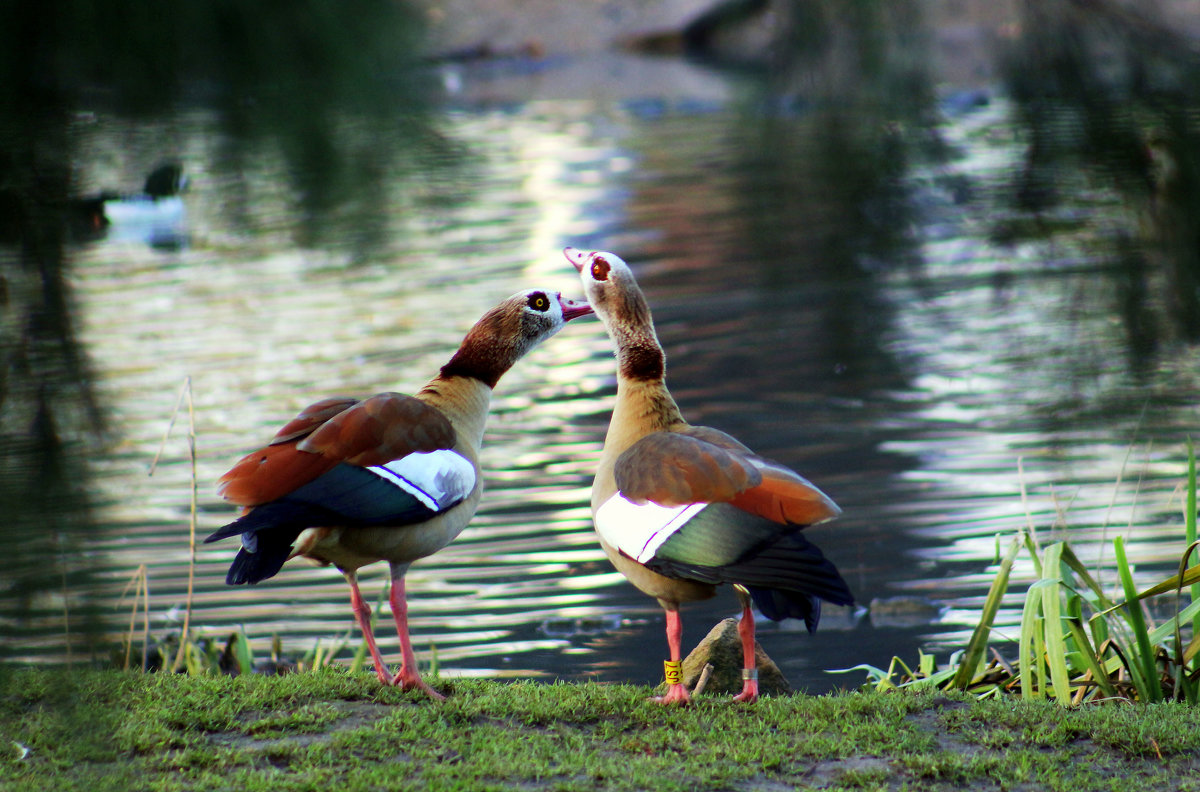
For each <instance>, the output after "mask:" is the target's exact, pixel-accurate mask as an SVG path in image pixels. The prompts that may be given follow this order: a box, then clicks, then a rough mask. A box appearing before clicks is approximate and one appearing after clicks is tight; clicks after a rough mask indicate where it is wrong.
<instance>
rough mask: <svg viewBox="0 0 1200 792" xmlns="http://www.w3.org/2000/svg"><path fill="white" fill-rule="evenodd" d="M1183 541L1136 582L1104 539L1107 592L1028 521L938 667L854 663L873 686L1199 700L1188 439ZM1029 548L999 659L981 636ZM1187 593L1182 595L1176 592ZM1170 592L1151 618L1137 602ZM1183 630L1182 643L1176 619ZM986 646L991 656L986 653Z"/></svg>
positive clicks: (1197, 588)
mask: <svg viewBox="0 0 1200 792" xmlns="http://www.w3.org/2000/svg"><path fill="white" fill-rule="evenodd" d="M1184 500H1185V504H1184V509H1185V517H1186V519H1185V536H1184V538H1185V540H1186V543H1187V544H1186V548H1185V550H1184V551H1183V553H1182V555H1181V556H1180V560H1179V567H1178V571H1177V573H1176V574H1175V575H1172V576H1171V577H1168V578H1166V579H1164V580H1162V581H1160V582H1158V583H1156V584H1155V585H1153V586H1150V587H1148V588H1146V589H1144V590H1142V591H1138V590H1137V588H1136V585H1135V583H1134V577H1133V566H1132V565H1131V564H1130V562H1129V558H1128V556H1127V554H1126V551H1125V538H1124V537H1123V536H1116V537H1114V539H1113V542H1112V547H1113V553H1114V556H1115V559H1116V571H1117V574H1118V577H1119V581H1120V594H1119V599H1117V600H1114V599H1113V598H1112V597H1110V596H1109V594H1108V593H1107V592H1106V591H1105V589H1104V588H1103V587H1102V586H1101V585H1100V583H1099V582H1098V580H1097V577H1096V576H1095V575H1093V574H1092V572H1091V571H1089V570H1088V568H1087V567H1086V566H1085V565H1084V564H1083V562H1082V561H1080V559H1079V557H1078V556H1077V555H1076V554H1075V552H1074V550H1072V548H1071V546H1070V544H1069V543H1068V542H1065V541H1060V542H1054V543H1053V544H1050V545H1048V546H1045V547H1043V546H1042V545H1041V543H1040V542H1039V541H1038V539H1037V536H1036V534H1035V533H1034V532H1033V531H1032V530H1025V529H1022V530H1021V531H1019V532H1018V533H1017V535H1016V536H1015V537H1014V538H1013V540H1012V542H1011V543H1010V545H1009V550H1008V553H1007V554H1006V555H1005V556H1004V559H1003V561H1002V562H1001V564H1000V567H999V569H998V571H997V573H996V577H995V579H994V580H993V581H992V585H991V588H990V590H989V591H988V596H987V599H986V601H985V603H984V607H983V610H982V614H981V617H980V621H979V623H978V624H977V625H976V627H975V629H974V631H973V633H972V636H971V638H970V640H969V641H968V643H967V646H966V648H965V649H964V650H962V651H961V652H956V653H954V654H953V655H951V657H950V660H949V662H948V664H947V666H946V667H945V668H942V669H939V668H938V667H937V665H936V663H935V662H934V661H933V658H932V656H931V655H926V654H924V653H920V654H919V660H920V662H919V663H918V665H917V668H916V670H913V669H910V668H909V667H908V666H907V665H906V664H904V663H903V662H902V661H900V660H899V659H898V658H896V659H894V660H893V662H892V663H891V664H890V665H889V667H888V668H887V669H886V670H884V669H879V668H876V667H873V666H857V667H855V668H854V669H847V670H859V671H866V672H867V676H868V683H867V684H868V685H869V686H872V687H874V688H876V689H888V688H904V687H938V688H942V689H954V690H963V691H968V692H971V693H974V694H976V695H978V696H982V697H987V696H994V695H999V694H1002V693H1019V694H1020V696H1021V697H1022V698H1026V699H1051V700H1054V701H1056V702H1058V703H1059V704H1061V705H1063V706H1070V705H1078V704H1083V703H1085V702H1097V701H1104V700H1113V699H1120V700H1130V701H1142V702H1157V701H1162V700H1175V701H1182V702H1187V703H1189V704H1195V703H1197V701H1200V661H1198V658H1197V654H1198V653H1200V630H1198V629H1197V627H1198V626H1200V596H1197V594H1198V593H1200V563H1196V564H1194V565H1192V566H1189V565H1188V563H1189V560H1190V559H1191V557H1192V554H1193V553H1194V552H1197V551H1198V550H1200V541H1198V540H1197V538H1196V464H1195V455H1194V453H1193V451H1192V448H1191V445H1190V443H1189V447H1188V473H1187V480H1186V497H1185V499H1184ZM1022 549H1023V550H1024V551H1025V552H1026V553H1028V555H1029V558H1030V560H1031V561H1032V564H1033V567H1034V569H1035V570H1036V574H1037V576H1038V579H1037V580H1036V581H1034V583H1033V584H1032V585H1030V586H1029V588H1028V590H1027V591H1026V592H1025V594H1024V598H1023V607H1022V612H1021V625H1020V627H1021V629H1020V635H1019V638H1018V641H1017V659H1016V660H1015V661H1013V662H1009V661H1006V660H1004V659H1003V657H1002V656H1001V655H1000V653H999V652H998V651H996V649H995V648H994V647H991V646H990V639H991V636H992V631H993V628H994V621H995V617H996V613H997V611H998V610H999V606H1000V601H1001V599H1002V598H1003V596H1004V594H1005V592H1006V591H1007V590H1008V580H1009V573H1010V571H1011V569H1012V565H1013V562H1014V561H1015V560H1016V558H1017V557H1018V555H1019V554H1020V552H1021V550H1022ZM1185 588H1187V589H1188V593H1189V595H1190V596H1189V597H1188V599H1189V600H1190V602H1188V603H1187V604H1186V605H1185V604H1184V597H1183V591H1184V589H1185ZM1162 597H1170V598H1172V599H1171V602H1172V608H1171V611H1172V613H1173V615H1172V616H1171V617H1170V618H1169V619H1167V620H1166V621H1165V622H1163V623H1162V624H1159V625H1153V624H1152V623H1151V622H1150V620H1149V619H1148V618H1147V615H1146V605H1147V603H1148V602H1150V601H1152V600H1155V599H1157V598H1162ZM1185 626H1187V627H1188V628H1190V629H1189V631H1190V633H1191V635H1190V639H1189V640H1188V641H1186V642H1185V639H1184V627H1185ZM989 649H991V653H992V659H991V661H990V662H989V661H986V660H985V655H986V654H987V653H988V651H989Z"/></svg>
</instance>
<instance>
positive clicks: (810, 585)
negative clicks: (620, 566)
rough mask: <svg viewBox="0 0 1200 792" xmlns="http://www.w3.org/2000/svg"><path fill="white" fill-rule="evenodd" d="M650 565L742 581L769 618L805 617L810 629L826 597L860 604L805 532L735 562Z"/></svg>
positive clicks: (678, 574) (686, 575) (670, 572)
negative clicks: (716, 564) (821, 602)
mask: <svg viewBox="0 0 1200 792" xmlns="http://www.w3.org/2000/svg"><path fill="white" fill-rule="evenodd" d="M646 566H647V567H649V568H650V569H653V570H654V571H655V572H658V573H659V574H663V575H666V576H668V577H675V578H683V579H686V580H698V581H702V582H704V583H740V584H741V585H743V586H745V587H746V588H747V589H748V590H749V591H750V594H751V596H752V597H753V599H754V603H755V604H756V605H757V606H758V608H759V610H760V611H762V614H763V615H764V616H766V617H767V618H768V619H772V620H774V621H779V620H780V619H785V618H794V619H804V623H805V625H807V627H808V629H809V630H810V631H812V630H815V629H816V627H817V622H818V621H819V620H820V618H821V605H820V600H825V601H827V602H831V603H833V604H834V605H853V604H854V595H853V594H852V593H851V592H850V587H849V586H848V585H846V581H845V580H844V579H843V578H842V576H841V573H839V572H838V570H837V567H835V566H834V565H833V563H832V562H831V561H829V559H827V558H825V556H824V555H823V554H822V553H821V550H820V548H818V547H817V546H816V545H814V544H813V543H812V542H810V541H808V539H806V538H805V537H804V535H803V534H801V533H799V532H796V533H793V534H789V535H787V536H783V537H780V538H779V539H778V540H776V541H775V542H773V543H771V544H770V545H768V546H766V547H764V548H762V549H760V550H759V551H758V552H757V553H756V554H754V555H752V556H750V557H748V558H743V559H741V560H739V561H738V562H737V563H733V564H727V565H724V566H704V565H699V564H685V563H679V562H675V561H669V560H665V559H662V558H656V559H653V560H652V561H650V562H649V563H647V564H646Z"/></svg>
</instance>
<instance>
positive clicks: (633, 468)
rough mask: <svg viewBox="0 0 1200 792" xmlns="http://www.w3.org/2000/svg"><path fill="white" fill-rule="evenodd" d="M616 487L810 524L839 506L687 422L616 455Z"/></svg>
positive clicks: (657, 498) (666, 500) (642, 496)
mask: <svg viewBox="0 0 1200 792" xmlns="http://www.w3.org/2000/svg"><path fill="white" fill-rule="evenodd" d="M613 473H614V475H615V478H616V484H617V488H618V489H619V490H620V491H621V493H622V494H624V495H625V497H626V498H629V499H630V500H632V501H634V502H635V503H644V502H645V501H652V502H654V503H657V504H660V505H662V506H683V505H686V504H689V503H701V502H703V503H729V504H731V505H733V506H736V507H737V508H739V509H742V510H743V511H747V512H750V513H751V514H757V515H759V516H760V517H765V518H766V519H768V520H771V521H773V522H777V523H781V524H791V525H812V524H814V523H819V522H823V521H825V520H830V519H833V518H834V517H837V516H838V515H839V514H841V509H839V508H838V506H837V504H836V503H834V502H833V500H831V499H830V498H829V496H827V495H826V494H825V493H823V492H821V490H819V489H817V488H816V487H815V486H813V485H812V484H811V483H809V482H808V481H807V480H806V479H804V478H803V477H802V476H800V475H798V474H797V473H795V472H793V471H792V470H789V469H788V468H786V467H784V466H783V465H780V464H777V463H775V462H772V461H770V460H768V459H764V458H763V457H760V456H758V455H756V454H754V453H752V452H751V451H750V449H748V448H747V447H746V446H744V445H742V444H741V443H739V442H738V441H737V440H735V439H734V438H732V437H730V436H729V435H727V434H725V433H724V432H721V431H718V430H716V429H709V428H708V427H703V426H689V427H686V428H684V429H682V430H680V431H668V432H655V433H653V434H649V435H647V436H646V437H643V438H642V439H641V440H639V441H638V442H636V443H634V444H633V445H632V446H630V448H629V449H628V450H627V451H625V453H623V454H622V455H621V456H620V458H618V459H617V462H616V465H615V467H614V470H613Z"/></svg>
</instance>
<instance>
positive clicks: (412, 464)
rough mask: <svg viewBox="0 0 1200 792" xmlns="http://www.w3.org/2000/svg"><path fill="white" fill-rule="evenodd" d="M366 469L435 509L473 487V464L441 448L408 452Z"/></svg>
mask: <svg viewBox="0 0 1200 792" xmlns="http://www.w3.org/2000/svg"><path fill="white" fill-rule="evenodd" d="M367 470H370V471H371V472H372V473H374V474H376V475H377V476H381V477H382V478H385V479H387V480H388V481H391V482H392V483H393V484H395V485H396V486H398V487H400V488H401V489H402V490H404V491H405V492H408V493H410V494H412V495H413V496H414V497H415V498H416V499H417V500H419V501H421V503H423V504H425V506H427V507H428V508H430V509H432V510H433V511H435V512H437V511H441V510H442V509H444V508H446V507H447V506H449V505H450V504H452V503H457V502H458V501H460V500H462V499H463V498H465V497H467V495H469V494H470V493H471V490H473V489H475V467H474V466H473V465H472V464H471V462H470V460H468V459H467V458H466V457H464V456H463V455H462V454H460V453H458V452H457V451H451V450H449V449H445V448H443V449H439V450H437V451H429V452H426V453H416V454H409V455H408V456H406V457H403V458H401V459H396V460H393V461H391V462H388V463H387V464H386V465H376V466H374V467H369V468H367Z"/></svg>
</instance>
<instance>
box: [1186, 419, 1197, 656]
mask: <svg viewBox="0 0 1200 792" xmlns="http://www.w3.org/2000/svg"><path fill="white" fill-rule="evenodd" d="M1187 452H1188V475H1187V511H1186V512H1185V513H1184V515H1183V524H1184V538H1185V539H1186V540H1187V543H1188V548H1189V555H1190V554H1191V553H1190V548H1191V547H1193V546H1194V545H1195V543H1196V449H1195V447H1194V446H1193V445H1192V439H1191V438H1190V437H1189V438H1188V444H1187ZM1187 561H1188V559H1187V557H1185V558H1184V566H1186V565H1187ZM1191 594H1192V602H1198V601H1200V584H1193V585H1192V588H1191ZM1192 635H1200V616H1196V617H1195V618H1194V619H1192Z"/></svg>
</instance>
